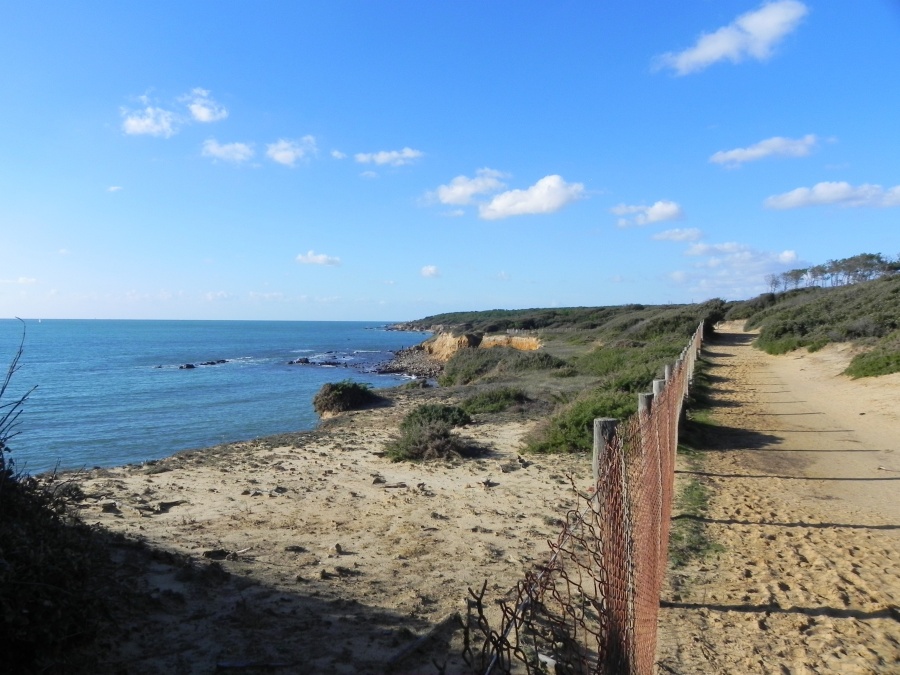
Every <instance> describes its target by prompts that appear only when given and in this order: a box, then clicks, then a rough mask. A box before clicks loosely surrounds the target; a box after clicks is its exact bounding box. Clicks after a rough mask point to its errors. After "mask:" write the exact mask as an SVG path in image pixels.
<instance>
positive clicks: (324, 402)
mask: <svg viewBox="0 0 900 675" xmlns="http://www.w3.org/2000/svg"><path fill="white" fill-rule="evenodd" d="M380 399H381V397H380V396H378V394H376V393H375V392H373V391H372V389H371V388H370V387H369V385H367V384H362V383H360V382H353V381H352V380H343V381H342V382H328V383H326V384H323V385H322V388H321V389H319V392H318V393H317V394H316V396H315V398H313V408H314V409H315V411H316V412H317V413H319V414H320V415H321V414H323V413H336V412H343V411H345V410H357V409H359V408H364V407H366V406H367V405H371V404H372V403H375V402H376V401H379V400H380Z"/></svg>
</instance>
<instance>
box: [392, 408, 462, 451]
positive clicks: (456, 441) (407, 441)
mask: <svg viewBox="0 0 900 675" xmlns="http://www.w3.org/2000/svg"><path fill="white" fill-rule="evenodd" d="M471 422H472V418H471V417H469V414H468V413H466V412H465V411H464V410H463V409H462V408H460V407H458V406H453V405H438V404H424V405H420V406H418V407H417V408H415V409H413V410H412V411H411V412H410V413H408V414H407V415H406V417H404V418H403V421H402V422H401V423H400V436H399V437H397V438H395V439H393V440H392V441H390V442H388V444H387V445H386V446H385V454H386V455H387V456H388V457H389V458H390V459H392V460H393V461H395V462H399V461H418V460H425V459H455V458H461V457H467V456H473V455H476V454H478V453H479V448H477V447H474V446H473V445H472V444H471V443H469V442H467V441H466V440H465V439H464V438H462V437H460V436H458V435H457V434H454V433H453V431H452V430H453V428H454V427H460V426H465V425H467V424H470V423H471Z"/></svg>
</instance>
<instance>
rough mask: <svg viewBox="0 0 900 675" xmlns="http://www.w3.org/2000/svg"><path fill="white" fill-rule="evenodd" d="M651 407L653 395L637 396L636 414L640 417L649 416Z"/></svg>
mask: <svg viewBox="0 0 900 675" xmlns="http://www.w3.org/2000/svg"><path fill="white" fill-rule="evenodd" d="M652 407H653V394H650V393H647V394H638V413H640V414H641V415H649V414H650V409H651V408H652Z"/></svg>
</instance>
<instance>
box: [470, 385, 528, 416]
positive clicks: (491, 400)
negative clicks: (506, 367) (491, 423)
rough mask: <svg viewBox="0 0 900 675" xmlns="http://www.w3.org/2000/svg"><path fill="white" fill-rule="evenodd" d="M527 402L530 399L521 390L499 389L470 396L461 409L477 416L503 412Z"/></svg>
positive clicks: (512, 388)
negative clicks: (478, 414)
mask: <svg viewBox="0 0 900 675" xmlns="http://www.w3.org/2000/svg"><path fill="white" fill-rule="evenodd" d="M527 401H528V397H527V396H526V395H525V392H523V391H522V390H521V389H516V388H514V387H498V388H497V389H489V390H488V391H483V392H481V393H480V394H475V395H474V396H469V397H468V398H467V399H466V400H464V401H463V402H462V404H461V406H460V407H461V408H462V409H463V410H465V411H466V412H467V413H469V414H471V415H475V414H477V413H497V412H503V411H504V410H506V409H507V408H509V407H510V406H513V405H521V404H523V403H526V402H527Z"/></svg>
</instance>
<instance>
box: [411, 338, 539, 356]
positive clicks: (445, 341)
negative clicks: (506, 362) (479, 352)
mask: <svg viewBox="0 0 900 675" xmlns="http://www.w3.org/2000/svg"><path fill="white" fill-rule="evenodd" d="M541 346H542V345H541V341H540V340H538V339H537V338H536V337H528V336H523V335H485V336H481V335H475V334H471V333H465V334H463V335H453V334H452V333H439V334H438V335H435V336H434V337H433V338H431V339H429V340H426V341H425V342H423V343H422V348H423V349H424V350H425V351H426V352H427V353H428V354H429V355H430V356H432V357H433V358H435V359H438V360H439V361H442V362H446V361H447V360H449V359H450V357H451V356H453V355H454V354H455V353H456V352H457V351H458V350H460V349H464V348H467V347H468V348H474V347H478V348H481V349H490V348H491V347H511V348H512V349H519V350H522V351H534V350H535V349H540V348H541Z"/></svg>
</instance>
